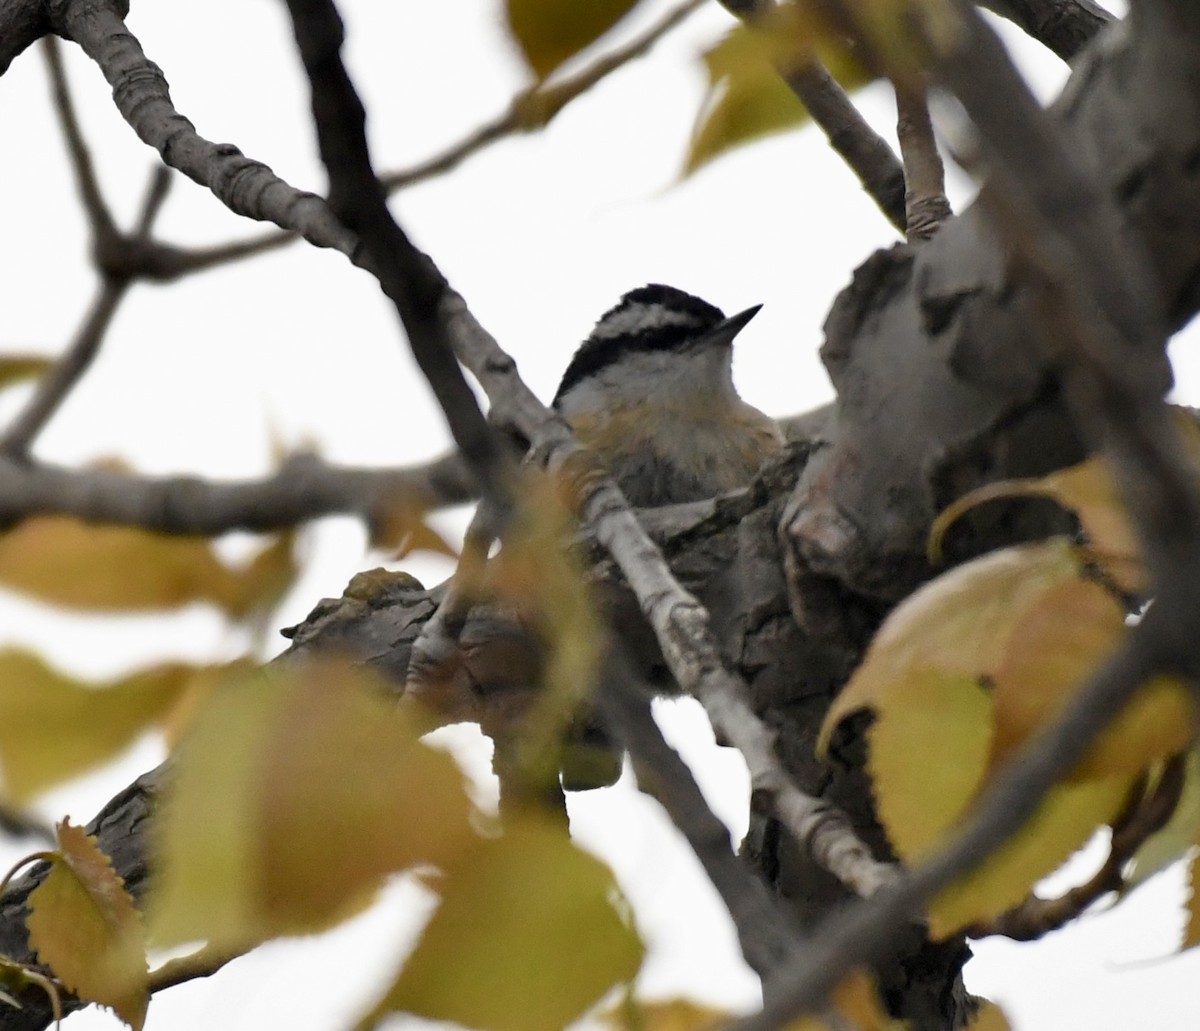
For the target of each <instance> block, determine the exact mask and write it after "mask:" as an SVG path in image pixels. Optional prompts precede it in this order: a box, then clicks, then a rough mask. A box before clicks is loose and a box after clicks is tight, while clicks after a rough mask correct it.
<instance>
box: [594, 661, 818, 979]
mask: <svg viewBox="0 0 1200 1031" xmlns="http://www.w3.org/2000/svg"><path fill="white" fill-rule="evenodd" d="M649 697H650V689H649V686H648V685H642V684H639V683H637V674H636V673H635V671H634V666H633V663H631V662H630V661H629V658H628V656H627V655H626V654H625V652H624V650H623V649H622V647H621V646H620V644H616V645H614V647H612V648H610V650H609V655H608V657H607V659H606V661H605V662H604V665H603V671H602V681H601V683H600V685H599V686H598V688H597V691H596V702H597V704H598V705H599V707H600V710H601V712H603V713H604V715H605V717H606V719H607V720H608V722H609V723H610V724H611V726H612V727H613V729H614V730H615V732H616V734H617V736H618V737H619V738H620V739H621V742H622V743H623V744H624V745H625V747H626V748H627V749H628V750H629V752H630V755H631V756H632V758H633V765H634V772H635V773H636V775H637V782H638V788H639V789H640V790H641V791H644V792H645V793H646V794H648V795H649V796H650V797H651V798H653V799H655V800H656V801H657V802H659V804H660V805H662V807H663V808H664V809H665V810H666V812H667V815H668V816H669V817H670V818H671V822H672V823H673V824H675V826H676V827H678V828H679V830H680V831H681V832H682V833H683V836H684V837H685V838H687V842H688V844H689V845H690V846H691V848H692V851H693V852H694V853H695V854H696V858H697V859H699V860H700V864H701V865H702V866H703V867H704V872H705V873H706V874H707V875H708V879H709V880H710V881H711V882H712V884H713V886H714V887H715V888H716V889H717V892H718V893H719V894H720V896H721V900H722V901H723V902H724V903H725V908H726V909H727V910H728V911H729V915H730V917H731V918H732V919H733V925H734V927H735V928H736V929H737V933H738V941H739V942H740V944H741V949H742V955H743V956H744V957H745V959H746V962H747V963H748V964H749V965H750V967H751V968H752V969H754V970H755V971H756V972H757V973H758V974H759V976H760V977H762V978H763V979H764V980H766V979H767V978H768V977H769V976H770V975H771V974H772V973H773V972H774V971H775V970H776V969H777V968H778V967H779V964H780V963H781V962H782V960H783V959H784V958H785V957H786V956H787V954H788V952H789V951H790V950H791V948H792V947H793V945H794V944H795V942H796V941H797V937H796V935H797V932H796V929H795V928H793V927H791V926H789V925H788V923H787V921H786V919H785V917H784V911H783V910H782V909H781V908H780V907H779V906H777V905H775V903H774V900H773V899H772V898H771V896H770V895H769V894H768V892H767V889H766V886H765V885H764V884H763V882H762V880H761V879H760V878H759V877H758V876H757V875H756V874H755V872H754V871H753V869H752V868H751V867H750V865H749V864H748V863H745V862H743V861H742V860H741V859H739V858H738V857H737V855H735V854H734V852H733V849H732V848H731V847H730V843H729V828H728V827H726V826H725V824H723V823H722V822H721V821H720V820H719V819H718V818H717V816H716V815H715V814H714V813H713V811H712V810H711V809H710V808H709V807H708V803H707V802H706V801H705V800H704V795H703V794H701V792H700V787H699V785H697V784H696V780H695V778H694V777H693V776H692V771H691V770H689V769H688V767H687V764H686V763H685V762H684V761H683V759H682V758H680V756H679V753H678V752H676V751H675V749H673V748H672V747H671V746H670V745H669V744H667V742H666V740H665V739H664V738H663V736H662V731H661V730H659V728H658V724H657V723H655V721H654V716H653V714H652V713H651V711H650V703H649Z"/></svg>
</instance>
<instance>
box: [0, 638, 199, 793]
mask: <svg viewBox="0 0 1200 1031" xmlns="http://www.w3.org/2000/svg"><path fill="white" fill-rule="evenodd" d="M198 672H199V671H198V670H197V669H196V668H194V667H191V666H185V665H168V666H158V667H155V668H153V669H148V670H143V671H140V672H137V673H132V674H129V675H128V676H125V677H121V678H119V679H117V680H115V681H112V682H110V683H107V684H89V683H84V682H81V681H78V680H75V679H74V678H72V677H69V676H66V675H65V674H62V673H59V672H57V671H56V670H53V669H51V668H50V667H49V666H47V665H46V664H45V663H44V662H43V661H42V660H41V659H40V658H39V657H38V656H36V655H33V654H31V653H29V652H25V651H19V650H16V649H5V650H3V651H0V766H2V767H3V770H4V794H5V795H6V796H7V797H8V798H11V799H12V800H13V801H15V802H25V801H28V800H29V799H30V798H31V797H33V796H34V795H37V794H38V793H39V792H41V791H45V790H46V789H47V788H50V787H53V786H54V785H55V784H58V783H61V782H62V781H65V780H69V779H70V778H72V777H75V776H77V775H79V774H81V773H83V772H84V771H85V770H87V769H89V768H91V767H93V766H96V765H99V764H100V763H103V762H105V761H107V760H110V759H113V758H115V757H116V756H117V755H118V754H120V753H121V752H122V751H123V750H124V749H125V748H127V747H128V746H129V745H130V744H131V743H132V742H133V740H134V739H135V738H136V737H137V736H138V735H139V734H140V733H142V732H143V731H144V730H146V729H147V728H149V727H151V726H153V725H154V724H156V723H159V722H161V721H162V720H163V719H164V718H166V717H167V716H168V715H169V714H170V713H171V712H172V710H173V708H174V706H175V705H176V704H177V703H178V701H179V699H180V698H181V697H182V695H183V693H184V691H186V690H187V688H188V685H189V683H190V682H191V680H192V677H193V676H195V675H196V674H197V673H198Z"/></svg>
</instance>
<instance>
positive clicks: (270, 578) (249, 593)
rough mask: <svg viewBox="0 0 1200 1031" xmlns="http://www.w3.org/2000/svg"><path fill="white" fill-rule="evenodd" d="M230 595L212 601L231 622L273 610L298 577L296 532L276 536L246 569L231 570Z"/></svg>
mask: <svg viewBox="0 0 1200 1031" xmlns="http://www.w3.org/2000/svg"><path fill="white" fill-rule="evenodd" d="M229 572H230V574H231V575H230V579H229V585H230V586H229V592H228V594H227V595H226V596H225V597H224V598H223V599H220V600H217V599H214V601H216V602H217V604H218V605H220V607H221V608H223V609H224V610H225V611H226V612H228V613H229V615H230V616H232V617H233V618H234V619H244V618H246V617H247V616H249V615H251V614H252V613H254V612H259V613H265V612H269V611H270V610H272V609H274V608H275V606H276V605H278V604H279V603H280V602H281V601H282V600H283V596H284V595H285V594H287V592H288V591H290V590H291V589H292V586H293V585H294V584H295V583H296V578H297V577H298V576H299V575H300V564H299V563H298V562H297V561H296V533H295V531H289V532H286V533H281V534H279V535H277V536H276V537H275V538H274V540H272V541H270V542H269V543H268V544H267V545H266V546H265V547H264V548H263V549H262V550H261V551H260V552H259V553H258V554H257V555H255V556H254V557H253V558H252V559H251V560H250V561H249V563H247V564H246V566H245V567H244V568H242V569H240V570H230V571H229Z"/></svg>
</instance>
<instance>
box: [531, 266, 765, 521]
mask: <svg viewBox="0 0 1200 1031" xmlns="http://www.w3.org/2000/svg"><path fill="white" fill-rule="evenodd" d="M761 307H762V306H761V305H755V306H754V307H752V308H747V309H746V310H745V311H742V312H739V313H738V314H736V315H731V316H729V317H728V318H726V317H725V314H724V313H723V312H722V311H721V309H720V308H717V307H716V306H715V305H712V304H709V303H708V302H707V301H704V300H701V299H700V298H699V297H695V296H693V295H692V294H689V293H686V292H684V291H683V290H679V289H676V288H675V287H671V286H664V285H662V284H661V283H651V284H649V285H647V286H643V287H639V288H638V289H636V290H631V291H629V292H628V293H626V294H625V295H624V296H623V297H622V298H621V299H620V301H619V302H618V303H617V304H616V305H615V306H614V307H612V308H610V309H609V310H608V311H606V312H605V313H604V314H603V315H602V316H601V317H600V320H599V321H598V322H597V323H596V325H595V328H594V329H593V330H592V331H591V333H590V334H589V335H588V337H587V339H586V340H584V342H583V343H582V344H581V345H580V347H579V349H578V350H577V351H576V352H575V355H574V357H573V358H572V359H571V361H570V363H569V364H568V366H567V369H566V372H564V373H563V377H562V381H561V382H560V384H559V387H558V391H557V393H556V394H555V395H554V400H553V402H552V407H553V408H554V409H556V410H557V411H558V412H559V413H560V414H561V415H562V416H563V417H564V418H565V419H566V420H567V422H568V423H569V424H570V426H571V428H572V429H573V430H574V432H575V435H576V436H577V437H578V438H579V440H580V442H581V443H583V444H584V446H586V447H588V448H590V449H591V450H593V451H594V452H595V453H596V454H598V455H599V457H600V458H601V459H602V460H603V462H604V464H605V465H606V466H607V468H608V471H609V472H610V473H611V475H612V477H613V478H614V479H615V480H616V482H617V486H619V487H620V488H621V490H622V492H623V493H624V494H625V497H626V498H627V499H628V501H629V503H630V504H631V505H634V506H635V507H639V508H650V507H657V506H660V505H673V504H680V503H682V502H687V501H701V500H704V499H706V498H711V497H714V496H716V495H718V494H724V493H726V492H728V491H731V490H736V489H737V488H739V487H745V486H746V485H747V484H749V483H750V481H751V480H752V479H753V478H754V474H755V473H756V472H758V470H759V468H761V466H762V465H763V463H764V462H765V461H766V460H767V459H769V458H771V457H772V456H773V455H775V454H776V453H777V452H778V451H779V450H780V449H781V448H782V447H783V434H782V433H781V432H780V429H779V426H778V424H777V423H776V422H775V421H774V420H773V419H771V418H769V417H768V416H767V415H765V414H764V413H762V412H760V411H759V410H758V409H757V408H755V407H753V406H752V405H749V404H747V403H746V402H745V401H743V400H742V399H741V397H740V396H739V395H738V392H737V390H736V388H735V387H734V385H733V341H734V338H735V337H736V336H737V335H738V333H739V332H740V331H741V330H742V329H743V328H744V327H745V325H746V324H747V323H748V322H749V321H750V320H751V319H752V318H753V317H754V316H755V315H756V314H757V313H758V311H759V309H760V308H761Z"/></svg>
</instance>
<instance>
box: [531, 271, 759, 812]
mask: <svg viewBox="0 0 1200 1031" xmlns="http://www.w3.org/2000/svg"><path fill="white" fill-rule="evenodd" d="M757 312H758V307H757V306H756V307H754V308H747V309H746V310H745V311H743V312H740V313H739V314H737V315H733V316H730V317H729V318H726V317H725V315H724V313H723V312H721V310H720V309H719V308H715V307H713V305H711V304H709V303H708V302H707V301H702V300H701V299H700V298H699V297H693V296H692V295H691V294H688V293H684V292H683V291H682V290H677V289H675V288H674V287H670V286H661V285H658V284H651V285H650V286H643V287H640V288H639V289H637V290H632V291H630V292H629V293H627V294H626V295H625V296H624V297H622V298H621V300H620V302H619V303H618V304H617V305H616V307H614V308H612V309H610V310H609V311H607V312H605V314H604V315H603V316H602V317H601V319H600V321H599V322H597V323H596V327H595V329H593V330H592V332H591V335H590V336H589V337H588V338H587V340H585V341H584V342H583V344H582V345H581V346H580V348H579V350H578V351H576V352H575V356H574V358H572V359H571V363H570V365H568V366H567V371H566V372H565V373H564V374H563V378H562V383H561V384H560V385H559V388H558V393H557V394H556V395H555V397H554V407H555V408H556V409H557V410H558V411H559V412H560V413H562V415H563V416H564V417H565V418H566V420H567V421H568V422H569V423H570V424H571V427H572V428H573V429H574V431H575V434H576V435H577V436H578V437H579V439H580V441H581V442H582V443H583V444H584V445H586V446H587V447H589V448H591V449H592V450H593V451H594V452H595V453H596V454H597V455H598V456H599V457H600V458H601V459H602V460H603V461H604V464H605V465H606V466H607V467H608V470H609V472H610V473H611V474H612V476H613V478H614V479H615V480H616V481H617V485H618V486H619V487H620V488H621V490H622V491H623V492H624V494H625V497H626V498H627V499H628V500H629V503H630V504H632V505H634V506H637V507H642V508H649V507H654V506H658V505H672V504H679V503H682V502H685V501H700V500H703V499H705V498H711V497H713V496H715V495H717V494H723V493H725V492H726V491H731V490H736V489H737V488H739V487H744V486H746V485H747V484H748V483H750V481H751V480H752V479H753V478H754V474H755V473H756V472H758V470H759V468H760V467H761V466H762V464H763V463H764V462H765V461H766V460H767V459H769V458H770V457H772V456H773V455H775V454H776V453H777V452H778V451H779V450H780V449H781V448H782V446H783V434H782V433H781V432H780V430H779V427H778V426H777V425H776V423H775V422H774V420H772V419H769V418H768V417H767V416H766V415H764V414H763V413H762V412H760V411H759V410H758V409H757V408H754V407H752V406H751V405H748V404H746V402H745V401H743V400H742V399H741V398H740V397H739V396H738V392H737V390H735V389H734V386H733V339H734V337H736V336H737V334H738V332H739V331H740V330H741V329H742V327H743V326H745V325H746V323H747V322H749V321H750V320H751V319H752V318H753V317H754V315H755V314H756V313H757ZM561 772H562V785H563V787H564V788H566V789H568V790H575V791H581V790H586V789H588V788H595V787H604V786H607V785H609V784H612V783H613V782H615V781H616V779H617V778H618V777H619V776H620V773H621V750H620V749H619V748H617V749H614V747H613V745H612V743H611V741H610V740H609V737H608V733H607V731H606V730H605V728H604V726H603V724H602V723H601V722H600V721H599V720H598V719H597V716H596V714H595V713H593V712H589V711H587V709H586V707H585V711H583V712H581V713H580V714H578V716H577V718H576V720H575V724H574V726H573V728H572V731H571V733H570V734H569V735H568V741H567V742H566V743H565V744H564V750H563V755H562V771H561Z"/></svg>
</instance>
